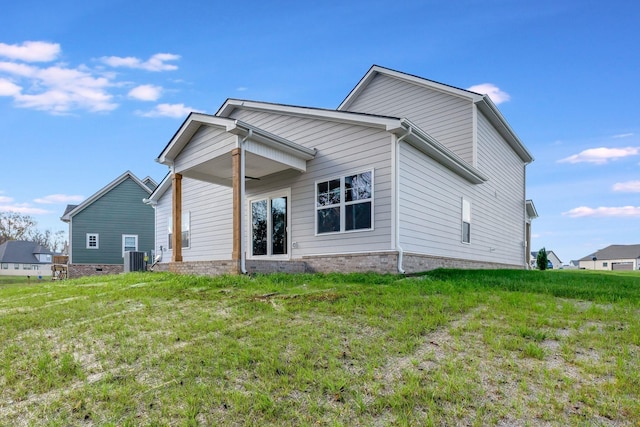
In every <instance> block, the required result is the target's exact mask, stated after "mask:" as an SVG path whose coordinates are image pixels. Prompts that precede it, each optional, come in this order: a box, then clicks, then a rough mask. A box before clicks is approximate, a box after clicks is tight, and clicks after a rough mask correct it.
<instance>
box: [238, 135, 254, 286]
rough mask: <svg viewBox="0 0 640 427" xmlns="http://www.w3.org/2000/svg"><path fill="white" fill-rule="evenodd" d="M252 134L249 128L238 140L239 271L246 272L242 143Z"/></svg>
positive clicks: (243, 154) (243, 151)
mask: <svg viewBox="0 0 640 427" xmlns="http://www.w3.org/2000/svg"><path fill="white" fill-rule="evenodd" d="M252 135H253V129H249V133H247V136H245V137H244V138H242V141H240V272H242V274H247V265H246V264H247V254H246V251H245V236H244V219H245V218H244V205H245V203H244V197H245V178H244V177H245V149H244V143H245V142H247V140H248V139H249V138H251V136H252Z"/></svg>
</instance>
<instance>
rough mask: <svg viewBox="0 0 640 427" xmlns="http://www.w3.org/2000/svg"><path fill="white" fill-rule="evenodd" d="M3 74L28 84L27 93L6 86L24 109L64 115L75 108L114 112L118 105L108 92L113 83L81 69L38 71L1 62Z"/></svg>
mask: <svg viewBox="0 0 640 427" xmlns="http://www.w3.org/2000/svg"><path fill="white" fill-rule="evenodd" d="M0 71H4V72H6V73H9V74H12V75H13V76H14V77H15V78H18V79H20V78H21V79H22V80H24V81H25V85H24V86H29V87H30V89H29V90H28V91H27V92H25V91H23V90H21V91H17V92H16V91H15V89H16V88H15V87H11V86H7V88H8V90H9V91H10V90H13V93H12V94H10V95H9V96H13V98H14V100H15V102H16V105H18V106H19V107H22V108H33V109H36V110H43V111H48V112H51V113H54V114H64V113H68V112H69V111H71V110H74V109H87V110H89V111H111V110H113V109H115V108H117V106H118V105H117V104H115V103H113V102H111V99H112V98H113V96H112V95H111V94H110V93H109V92H107V89H108V88H109V87H110V86H111V85H112V83H111V81H110V80H109V79H108V78H106V77H102V76H100V75H94V74H92V73H91V72H90V71H86V70H82V69H80V68H76V69H74V68H65V67H62V66H52V67H47V68H38V67H34V66H30V65H25V64H15V63H10V62H0ZM5 81H6V80H5ZM16 86H17V85H16Z"/></svg>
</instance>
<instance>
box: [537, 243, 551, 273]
mask: <svg viewBox="0 0 640 427" xmlns="http://www.w3.org/2000/svg"><path fill="white" fill-rule="evenodd" d="M548 263H549V258H548V257H547V250H546V249H545V248H542V249H540V250H539V251H538V256H537V258H536V265H537V266H538V270H546V269H547V264H548Z"/></svg>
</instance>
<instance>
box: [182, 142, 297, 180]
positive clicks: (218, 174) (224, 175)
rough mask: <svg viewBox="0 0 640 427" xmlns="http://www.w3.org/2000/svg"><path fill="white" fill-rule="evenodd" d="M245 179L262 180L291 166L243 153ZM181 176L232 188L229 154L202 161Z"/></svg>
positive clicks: (246, 152) (247, 152)
mask: <svg viewBox="0 0 640 427" xmlns="http://www.w3.org/2000/svg"><path fill="white" fill-rule="evenodd" d="M245 156H246V158H245V178H246V179H252V178H258V179H259V178H262V177H264V176H267V175H271V174H274V173H277V172H282V171H285V170H287V169H291V168H292V167H291V165H288V164H284V163H280V162H277V161H275V160H271V159H268V158H266V157H262V156H259V155H257V154H254V153H251V152H249V151H245ZM181 173H182V175H183V176H186V177H188V178H193V179H198V180H200V181H206V182H211V183H214V184H218V185H224V186H227V187H231V186H232V180H231V177H232V175H233V171H232V164H231V152H229V153H226V154H223V155H221V156H218V157H216V158H213V159H211V160H207V161H204V162H202V163H200V164H198V165H196V166H194V167H192V168H190V169H187V170H185V171H182V172H181Z"/></svg>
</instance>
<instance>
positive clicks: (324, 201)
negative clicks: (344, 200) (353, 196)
mask: <svg viewBox="0 0 640 427" xmlns="http://www.w3.org/2000/svg"><path fill="white" fill-rule="evenodd" d="M338 203H340V180H339V179H333V180H331V181H326V182H320V183H318V200H317V206H330V205H336V204H338Z"/></svg>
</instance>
